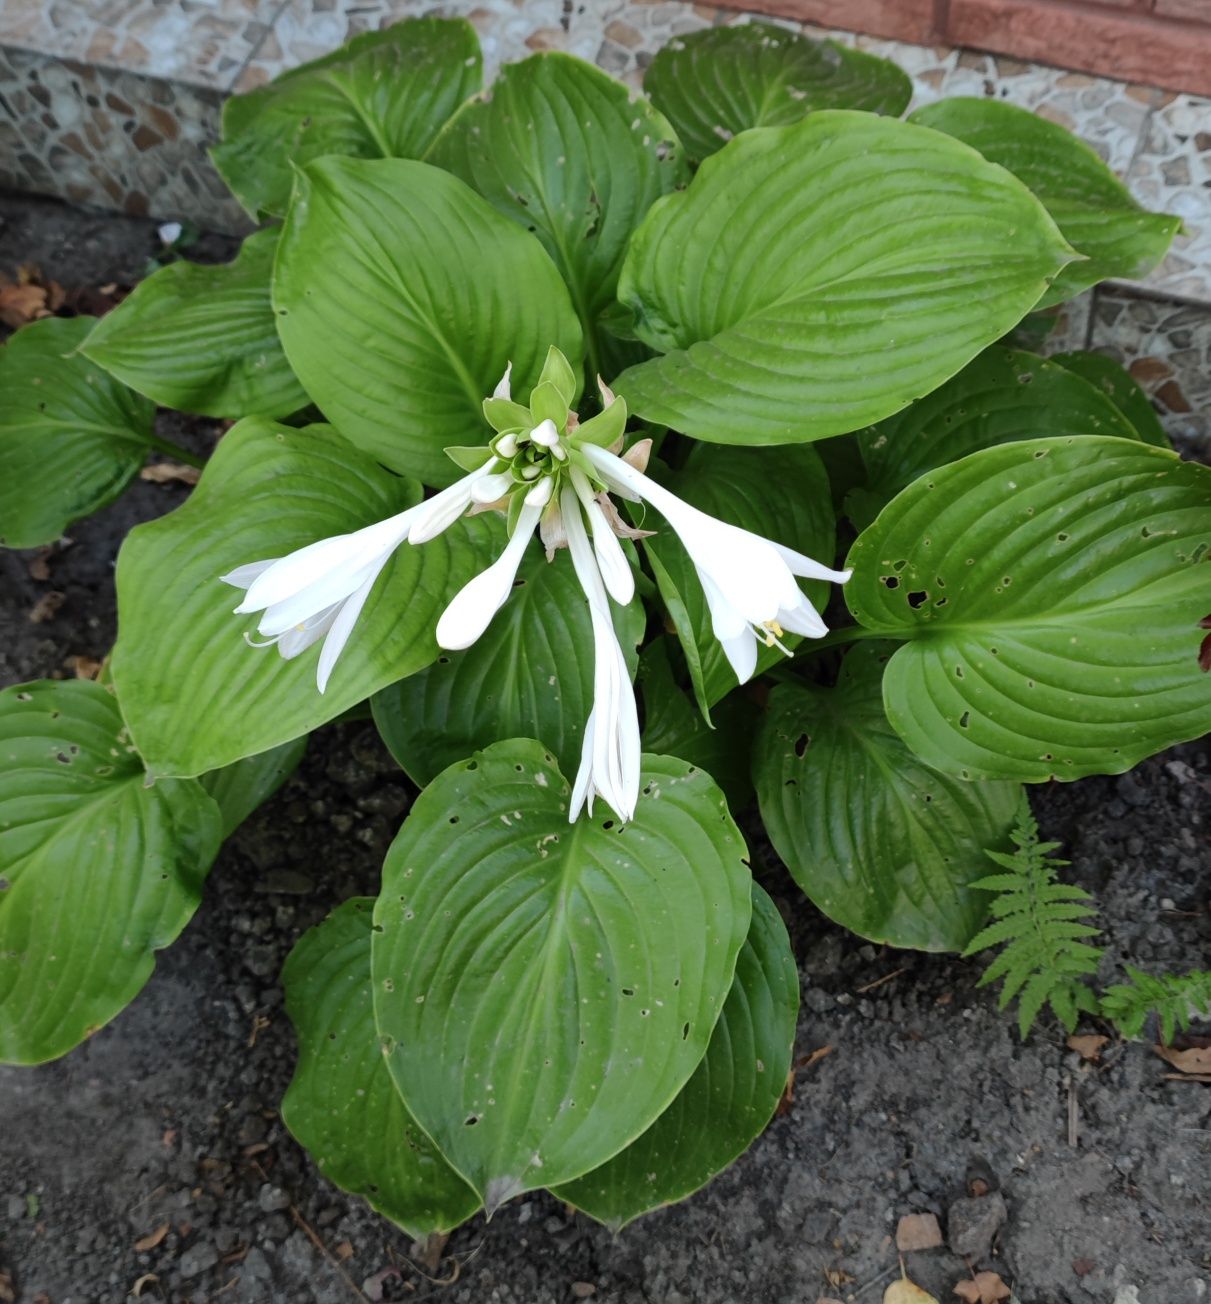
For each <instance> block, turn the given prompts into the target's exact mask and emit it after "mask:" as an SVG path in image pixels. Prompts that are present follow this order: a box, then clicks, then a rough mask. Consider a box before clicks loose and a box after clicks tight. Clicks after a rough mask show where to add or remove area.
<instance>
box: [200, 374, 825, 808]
mask: <svg viewBox="0 0 1211 1304" xmlns="http://www.w3.org/2000/svg"><path fill="white" fill-rule="evenodd" d="M510 370H511V369H509V370H506V371H505V374H504V376H503V377H502V378H501V381H500V383H499V384H498V385H497V386H496V389H495V391H494V392H493V394H492V396H491V397H490V398H488V399H485V400H484V415H485V416H486V418H487V420H488V422H489V424H490V425H491V426H492V429H493V430H494V431H495V432H496V433H495V435H494V437H493V438H492V440H491V441H490V442H489V443H488V444H487V445H481V446H478V447H475V448H450V449H447V450H446V452H447V454H448V455H449V456H450V457H451V458H452V459H453V461H455V462H456V463H457V464H458V465H459V466H460V467H462V469H463V470H464V471H465V472H466V474H465V475H464V476H463V477H462V478H461V479H459V480H457V481H455V483H454V484H452V485H450V487H449V488H447V489H443V490H441V492H440V493H437V494H435V495H434V496H433V497H432V498H429V499H427V500H426V501H425V502H422V503H419V504H417V505H416V506H415V507H410V508H408V510H407V511H404V512H400V513H399V514H398V515H396V516H392V517H390V518H388V519H387V520H384V521H379V522H377V523H376V524H374V525H368V526H366V527H365V528H364V529H361V530H356V531H354V532H353V533H351V534H342V535H337V536H335V537H333V538H330V539H321V540H319V541H318V542H316V543H312V544H308V545H307V546H306V547H305V548H300V549H298V550H297V551H296V552H292V553H290V554H289V556H286V557H282V558H274V559H270V560H268V561H258V562H253V563H251V564H249V565H246V566H240V567H238V568H237V569H236V570H234V571H232V572H231V573H230V574H228V575H224V576H223V577H222V578H223V579H224V581H226V583H228V584H232V585H234V586H236V587H238V588H241V589H244V590H246V592H245V594H244V599H243V601H242V602H241V603H240V604H239V606H238V607H236V608H235V610H236V612H237V613H239V614H243V613H245V612H262V613H263V615H262V616H261V620H260V622H259V624H258V627H257V629H258V632H259V633H260V634H261V635H262V637H263V638H264V640H265V642H264V643H261V644H257V646H268V645H272V644H276V646H277V649H278V651H279V653H280V654H281V655H282V656H283V657H285V658H287V659H289V658H291V657H296V656H298V655H299V653H301V652H302V651H304V650H305V649H306V648H308V647H310V646H311V645H312V644H313V643H315V642H318V641H319V640H320V639H323V640H324V645H323V648H322V649H321V651H320V658H319V667H318V670H317V683H318V686H319V691H320V692H321V693H322V692H323V691H324V689H325V687H326V686H327V683H328V679H329V677H330V675H331V674H332V669H333V667H334V665H335V664H336V661H337V658H338V657H339V656H340V653H341V651H342V650H343V649H344V647H345V644H346V643H347V642H348V640H349V636H350V634H351V633H352V631H353V627H354V625H355V624H356V622H357V618H358V616H359V615H360V613H361V610H362V607H363V606H364V605H365V602H366V599H367V597H368V596H369V594H370V591H371V589H372V588H373V586H374V583H375V581H376V580H377V579H378V576H379V574H380V573H381V571H382V569H383V567H384V566H385V565H386V564H387V561H388V560H389V559H390V558H391V556H392V555H393V554H394V553H395V551H396V549H397V548H399V547H400V546H401V545H402V544H403V543H405V542H407V543H409V544H410V545H412V546H417V547H419V546H420V545H422V544H424V543H425V542H427V541H428V540H430V539H433V538H435V537H436V536H437V535H439V534H440V533H441V532H442V531H443V530H445V529H447V528H448V527H449V526H450V525H452V524H453V523H454V522H455V521H456V520H458V519H459V517H461V516H462V515H463V514H464V513H466V512H477V511H485V510H493V509H495V510H499V511H501V512H504V513H505V514H506V515H507V517H508V521H509V540H508V543H507V544H506V545H505V548H504V550H503V551H502V552H501V554H500V556H499V557H498V558H497V559H496V560H495V561H494V562H493V563H492V565H491V566H489V567H488V568H487V569H486V570H484V571H481V572H480V573H479V574H478V575H476V576H475V577H474V578H473V579H472V580H470V581H469V582H468V583H467V584H466V585H464V586H463V588H462V589H460V590H459V592H458V593H457V594H455V596H454V598H453V599H452V601H451V602H450V604H449V605H448V606H447V607H446V609H445V611H444V612H443V613H442V615H441V617H440V619H439V620H438V622H437V630H436V634H437V642H438V643H439V645H440V646H441V647H443V648H448V649H451V650H457V649H461V648H466V647H470V645H471V644H472V643H474V642H475V640H476V639H477V638H479V636H480V635H481V634H482V633H483V632H484V630H485V629H487V627H488V624H489V622H490V621H491V620H492V617H493V616H494V615H495V614H496V612H497V611H499V610H500V608H501V606H503V605H504V603H505V601H506V600H507V598H508V596H509V594H510V592H511V591H512V588H513V582H514V579H515V578H516V575H517V569H518V567H519V566H520V564H521V560H522V557H523V555H524V554H525V550H526V547H527V546H528V544H529V542H530V539H531V537H532V536H533V534H534V532H535V531H536V530H537V531H538V532H539V535H540V537H541V539H542V542H543V544H544V545H545V547H546V550H547V558H548V560H552V559H553V558H554V555H555V551H556V550H557V549H558V548H561V547H566V548H567V549H568V552H569V554H570V555H571V559H572V565H573V567H574V569H575V571H576V576H577V578H578V579H579V581H580V585H581V588H582V589H583V590H584V594H585V597H586V599H587V600H588V604H589V613H590V617H591V621H592V628H593V642H594V668H593V689H594V691H593V708H592V710H591V712H590V714H589V719H588V721H587V723H586V725H585V734H584V743H583V747H582V750H581V761H580V769H579V771H578V773H577V776H576V782H575V784H574V786H573V793H572V802H571V806H570V810H569V819H570V820H575V819H576V818H577V816H578V815H579V813H580V811H581V809H582V808H583V807H585V806H587V807H588V810H589V812H590V813H592V810H593V800H594V797H597V796H600V797H602V798H604V799H605V800H606V801H607V802H608V803H609V804H610V806H611V807H612V808H613V810H614V812H615V813H616V814H617V815H618V816H619V817H620V818H622V819H623V820H629V819H631V818H632V817H633V816H634V813H635V807H636V804H637V802H638V798H639V762H640V737H639V719H638V713H637V710H636V706H635V695H634V691H633V689H632V686H631V678H630V674H629V672H628V670H627V665H626V659H625V657H624V656H623V652H622V648H621V646H620V644H619V642H618V638H617V635H616V634H615V632H614V622H613V617H612V615H611V612H610V603H609V599H610V598H613V600H614V601H615V602H617V603H619V604H621V605H626V604H627V603H629V602H631V601H632V600H633V599H634V596H635V578H634V574H633V572H632V570H631V564H630V562H629V560H628V559H627V555H626V552H625V551H624V549H623V547H622V544H621V543H620V541H619V540H620V539H621V538H638V537H640V536H641V535H643V534H644V533H646V532H645V531H641V530H636V529H634V528H633V527H631V526H630V525H628V524H627V523H626V522H625V521H624V520H623V518H622V516H621V515H620V514H619V512H618V509H617V508H616V507H615V505H614V502H613V499H612V498H611V495H615V496H617V497H619V498H625V499H628V500H630V501H633V502H645V503H647V504H649V505H650V506H651V507H653V508H655V509H656V511H658V512H659V513H660V514H661V515H662V516H663V517H664V519H665V520H666V521H667V522H668V524H669V525H670V526H671V527H672V528H673V530H674V531H675V532H676V533H677V535H678V537H679V538H680V540H681V542H682V544H683V545H684V547H685V550H686V552H687V553H688V554H689V557H690V560H691V561H692V562H693V564H694V568H695V570H696V572H697V575H698V579H699V581H700V582H701V584H702V589H703V593H704V594H705V596H706V600H707V605H708V607H709V609H710V613H711V626H712V629H713V631H714V633H715V636H716V637H717V638H718V639H719V642H720V643H721V644H722V646H723V649H724V651H725V653H726V654H727V658H728V661H729V662H730V663H731V666H732V668H733V670H734V671H735V672H736V678H737V679H738V680H739V682H740V683H744V682H745V681H746V680H747V679H749V678H750V677H751V676H752V674H753V672H754V670H755V669H756V665H757V650H758V645H759V644H761V643H764V644H766V645H776V646H778V647H780V648H782V650H783V651H784V652H785V651H786V649H785V648H784V647H783V646H782V643H781V642H780V640H781V638H782V636H783V634H784V633H791V634H799V635H804V636H806V637H809V638H818V637H819V636H820V635H822V634H824V633H826V632H827V630H826V627H825V625H824V622H823V621H822V620H821V619H820V616H819V614H818V613H817V611H816V610H815V608H814V607H813V606H812V605H811V603H810V602H809V601H808V600H807V598H806V597H805V596H804V594H803V592H802V590H801V589H800V588H799V584H798V580H799V579H824V580H832V581H835V582H837V583H844V582H845V581H846V580H847V579H848V578H849V571H837V570H832V569H830V568H829V567H827V566H823V565H821V564H820V563H819V562H816V561H813V560H812V559H811V558H810V557H805V556H803V555H802V554H801V553H797V552H794V551H793V550H792V549H790V548H785V547H783V546H782V545H781V544H778V543H774V542H772V541H771V540H769V539H765V538H762V537H761V536H759V535H756V534H752V533H750V532H749V531H748V530H743V529H740V528H739V527H738V526H735V525H730V524H728V523H727V522H725V521H720V520H718V519H716V518H715V517H713V516H708V515H707V514H706V513H705V512H702V511H699V510H698V509H697V508H696V507H693V506H691V505H690V504H689V503H687V502H684V501H683V500H682V499H680V498H678V497H677V496H676V495H675V494H673V493H670V492H669V491H668V490H667V489H665V488H664V487H663V486H661V485H660V484H658V483H657V482H656V481H655V480H653V479H652V478H651V477H650V476H648V475H646V474H645V469H646V466H647V461H648V455H649V452H650V447H651V444H650V441H648V440H643V441H640V442H639V443H636V444H635V445H633V446H632V447H631V448H630V449H629V450H627V451H626V452H625V453H623V444H624V434H623V432H624V429H625V427H626V421H627V412H626V404H625V402H624V401H623V400H622V399H620V398H618V397H616V396H615V395H614V394H613V393H612V392H611V391H610V389H609V388H608V386H606V385H605V384H603V383H602V382H601V381H600V380H599V381H598V384H599V386H600V388H601V400H602V411H601V412H600V413H599V414H598V415H597V416H595V417H593V418H592V419H590V420H588V421H585V422H583V423H582V422H580V421H579V420H578V418H577V416H576V414H575V413H574V412H572V411H571V404H572V401H573V399H574V397H575V393H576V378H575V375H574V373H573V371H572V368H571V366H570V365H569V364H568V361H567V359H566V358H565V357H564V356H563V354H562V353H560V352H559V350H558V349H551V351H550V352H549V354H548V356H547V361H546V365H545V366H544V368H543V372H542V375H541V377H540V379H539V382H538V384H537V385H536V386H535V387H534V389H533V391H532V392H531V394H530V402H529V406H523V405H521V404H520V403H516V402H514V400H513V396H512V392H511V388H510ZM250 641H251V640H250Z"/></svg>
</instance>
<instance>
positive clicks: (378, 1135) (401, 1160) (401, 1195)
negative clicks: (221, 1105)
mask: <svg viewBox="0 0 1211 1304" xmlns="http://www.w3.org/2000/svg"><path fill="white" fill-rule="evenodd" d="M373 908H374V902H373V900H372V899H371V898H369V897H355V898H354V899H353V900H351V901H346V902H345V903H344V904H343V905H340V906H338V907H337V908H336V909H335V910H334V911H333V912H332V913H331V914H330V915H329V916H328V918H327V919H325V920H324V922H323V923H322V924H320V925H318V927H316V928H312V929H311V930H310V931H308V932H306V933H304V934H303V936H302V937H301V938H300V939H299V941H298V943H297V944H296V945H295V948H294V950H293V951H291V952H290V955H289V957H288V959H287V960H286V964H285V966H284V968H283V969H282V986H283V987H284V988H285V989H286V1012H287V1014H289V1015H290V1021H291V1023H293V1024H294V1029H295V1032H296V1033H297V1034H298V1039H299V1062H298V1067H297V1068H296V1069H295V1073H294V1078H293V1079H292V1080H291V1083H290V1086H289V1088H287V1091H286V1095H285V1097H284V1098H283V1100H282V1118H283V1119H284V1120H285V1122H286V1126H287V1127H288V1128H289V1129H290V1131H291V1133H292V1135H293V1136H294V1138H295V1140H296V1141H298V1142H299V1144H300V1145H303V1146H305V1147H306V1148H307V1149H308V1150H309V1151H311V1153H312V1155H313V1156H314V1157H315V1161H316V1163H317V1164H318V1165H319V1168H320V1172H321V1173H323V1174H324V1176H325V1177H326V1178H328V1180H329V1181H331V1182H335V1183H336V1184H337V1186H339V1187H340V1188H341V1190H343V1191H350V1192H352V1193H353V1194H354V1195H360V1196H363V1197H365V1199H366V1200H368V1201H369V1202H370V1205H371V1207H372V1208H373V1209H375V1210H376V1211H377V1212H378V1213H381V1214H383V1215H384V1217H387V1218H390V1219H391V1221H392V1222H394V1223H396V1224H398V1225H399V1226H400V1227H402V1228H403V1229H404V1230H405V1231H406V1232H408V1233H409V1235H411V1236H416V1237H423V1236H428V1235H429V1234H430V1233H432V1232H445V1231H449V1230H450V1229H451V1228H453V1227H457V1226H458V1224H459V1223H460V1222H462V1221H464V1219H467V1218H470V1217H471V1215H472V1214H473V1213H474V1212H475V1211H476V1209H478V1208H479V1200H478V1199H477V1198H476V1195H475V1192H474V1191H472V1190H471V1188H470V1187H469V1186H468V1185H467V1184H466V1182H464V1181H463V1180H462V1178H461V1177H459V1175H458V1174H457V1173H456V1172H455V1171H454V1169H452V1168H451V1167H450V1165H449V1164H448V1163H447V1162H446V1160H445V1159H444V1158H443V1156H442V1154H441V1152H440V1151H439V1150H438V1149H437V1147H436V1146H434V1144H433V1142H432V1141H430V1140H429V1138H428V1137H427V1136H426V1135H425V1134H424V1132H422V1131H421V1129H420V1128H419V1127H418V1126H417V1124H416V1121H415V1120H414V1119H413V1117H412V1115H411V1114H409V1113H408V1111H407V1109H406V1108H405V1107H404V1102H403V1101H402V1100H401V1099H400V1098H399V1093H398V1092H397V1091H396V1090H395V1084H394V1083H393V1082H392V1081H391V1074H390V1073H389V1072H388V1071H387V1064H386V1061H385V1060H384V1059H383V1052H382V1047H381V1045H380V1044H379V1039H378V1033H377V1032H376V1030H375V1026H374V1005H373V1001H372V993H371V989H370V938H371V935H372V934H371V922H370V920H371V911H372V909H373Z"/></svg>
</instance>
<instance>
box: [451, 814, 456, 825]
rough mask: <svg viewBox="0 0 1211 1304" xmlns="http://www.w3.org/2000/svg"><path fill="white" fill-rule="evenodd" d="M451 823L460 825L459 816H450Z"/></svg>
mask: <svg viewBox="0 0 1211 1304" xmlns="http://www.w3.org/2000/svg"><path fill="white" fill-rule="evenodd" d="M450 823H451V824H457V823H458V816H457V815H451V816H450Z"/></svg>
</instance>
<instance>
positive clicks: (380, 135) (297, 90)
mask: <svg viewBox="0 0 1211 1304" xmlns="http://www.w3.org/2000/svg"><path fill="white" fill-rule="evenodd" d="M482 81H483V58H482V56H481V54H480V50H479V41H478V39H477V38H476V35H475V29H474V28H473V27H472V26H471V24H470V23H468V22H467V21H466V20H465V19H462V18H456V19H443V18H413V19H408V20H406V21H405V22H402V23H395V24H393V25H392V26H390V27H385V28H384V29H383V30H382V31H379V32H367V33H366V34H365V35H363V36H358V37H356V38H355V39H354V40H352V41H350V42H349V43H348V44H347V45H343V46H342V47H341V48H340V49H339V50H335V51H333V53H332V54H328V55H325V56H324V57H323V58H322V59H315V60H313V61H312V62H311V63H305V64H303V66H302V67H301V68H293V69H291V70H290V71H289V72H287V73H284V74H283V75H282V76H280V77H277V78H275V79H274V81H272V82H271V83H270V84H269V85H268V86H263V87H261V88H260V89H259V90H255V91H250V92H249V93H248V94H247V95H235V96H233V97H232V98H231V99H229V100H228V101H227V102H226V104H224V106H223V141H222V143H221V144H219V145H216V146H215V147H214V148H213V149H212V150H211V158H213V159H214V163H215V166H216V167H217V168H218V170H219V172H220V173H221V174H222V177H223V180H224V181H226V182H227V184H228V185H229V186H230V187H231V189H232V190H233V191H234V193H235V197H236V198H237V199H238V200H239V201H240V203H241V204H242V205H243V206H244V208H245V209H246V210H247V211H248V212H249V213H250V214H251V215H252V217H254V218H258V219H259V218H261V217H263V216H266V215H268V214H278V215H280V214H282V213H284V212H285V211H286V204H287V202H288V201H289V199H290V186H291V183H292V180H293V175H294V168H301V167H304V166H305V165H306V164H308V163H310V162H312V161H313V160H314V159H317V158H321V157H322V156H323V155H325V154H342V155H346V156H348V157H351V158H420V157H421V156H422V155H423V154H424V153H425V151H426V150H427V149H428V148H429V146H430V145H431V144H432V143H433V140H434V137H435V136H436V135H437V133H438V132H439V131H440V130H441V128H442V124H443V123H445V121H446V119H447V118H449V117H450V115H451V114H452V113H453V112H454V111H455V110H456V109H457V108H458V106H459V105H460V104H461V103H462V102H463V101H464V100H465V99H466V98H467V97H468V96H469V95H474V94H475V92H476V91H477V90H479V88H480V85H481V84H482Z"/></svg>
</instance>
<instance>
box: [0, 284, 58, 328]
mask: <svg viewBox="0 0 1211 1304" xmlns="http://www.w3.org/2000/svg"><path fill="white" fill-rule="evenodd" d="M49 316H50V313H49V311H48V310H47V307H46V290H45V289H44V288H43V287H42V286H41V285H0V321H2V322H3V323H4V324H5V325H6V326H8V327H10V328H11V329H13V330H19V329H20V328H21V327H22V326H25V325H27V324H28V323H29V322H31V321H37V320H38V318H39V317H49Z"/></svg>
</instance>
